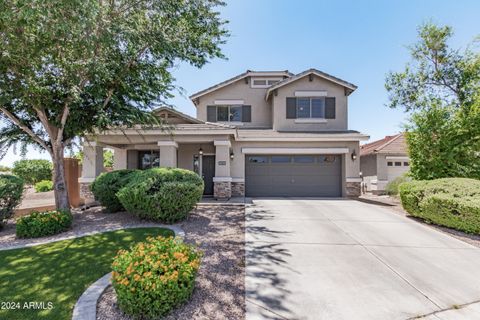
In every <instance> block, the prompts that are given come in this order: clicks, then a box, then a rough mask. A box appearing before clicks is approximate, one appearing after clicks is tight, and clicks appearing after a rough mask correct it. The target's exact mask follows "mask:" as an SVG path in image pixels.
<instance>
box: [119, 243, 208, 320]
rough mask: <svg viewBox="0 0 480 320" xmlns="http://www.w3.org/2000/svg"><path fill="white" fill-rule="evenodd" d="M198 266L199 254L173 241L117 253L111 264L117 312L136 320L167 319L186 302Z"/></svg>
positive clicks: (191, 248)
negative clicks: (118, 308)
mask: <svg viewBox="0 0 480 320" xmlns="http://www.w3.org/2000/svg"><path fill="white" fill-rule="evenodd" d="M199 266H200V252H198V251H197V249H196V248H195V247H193V246H191V245H187V244H185V243H183V242H182V241H181V240H180V239H176V238H173V237H168V238H163V237H157V238H152V237H149V238H147V241H146V242H145V243H143V242H140V243H138V244H136V245H135V246H134V247H132V248H131V249H130V250H128V251H127V250H120V251H119V252H118V255H117V256H116V257H115V259H114V261H113V264H112V269H113V272H112V285H113V287H114V289H115V292H116V293H117V300H118V304H119V306H120V309H122V310H123V311H124V312H125V313H126V314H129V315H131V316H133V317H134V318H139V319H145V318H146V319H157V318H159V317H162V316H165V315H167V314H168V313H169V312H170V311H171V310H172V309H174V308H176V307H178V306H180V305H181V304H182V303H184V302H185V301H187V300H188V299H189V298H190V296H191V294H192V292H193V288H194V285H195V277H196V275H197V271H198V268H199Z"/></svg>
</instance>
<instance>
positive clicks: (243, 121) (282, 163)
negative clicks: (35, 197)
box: [80, 69, 368, 198]
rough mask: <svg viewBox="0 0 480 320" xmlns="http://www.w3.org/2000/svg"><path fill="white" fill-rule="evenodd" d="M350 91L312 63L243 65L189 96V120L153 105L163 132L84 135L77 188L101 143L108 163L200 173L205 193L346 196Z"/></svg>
mask: <svg viewBox="0 0 480 320" xmlns="http://www.w3.org/2000/svg"><path fill="white" fill-rule="evenodd" d="M356 88H357V87H356V86H355V85H353V84H351V83H349V82H346V81H344V80H341V79H339V78H336V77H334V76H331V75H328V74H326V73H324V72H321V71H319V70H316V69H309V70H306V71H304V72H301V73H299V74H296V75H295V74H292V73H290V72H288V71H246V72H244V73H242V74H240V75H238V76H236V77H233V78H231V79H228V80H226V81H224V82H221V83H219V84H216V85H214V86H212V87H210V88H207V89H205V90H202V91H200V92H198V93H195V94H193V95H192V96H191V97H190V98H191V100H192V102H193V104H194V105H195V107H196V109H197V117H196V118H193V117H190V116H188V115H185V114H183V113H180V112H178V111H176V110H174V109H172V108H168V107H163V108H159V109H156V110H154V111H153V112H155V113H156V114H158V116H159V117H161V118H163V119H164V120H165V123H167V124H168V126H167V128H163V127H162V128H149V129H140V128H132V129H127V130H119V129H115V128H112V129H111V130H109V131H106V132H103V133H101V134H99V135H97V136H95V137H87V141H85V143H84V146H83V150H84V155H85V158H84V163H83V173H82V178H81V179H80V182H81V185H82V188H81V189H82V190H83V193H86V192H87V190H88V188H86V186H88V184H89V183H91V182H92V181H93V179H94V178H95V177H96V176H97V175H99V174H100V173H101V171H102V170H103V168H102V161H103V160H102V155H103V152H102V149H103V148H104V147H108V148H113V149H114V168H115V169H124V168H131V169H134V168H138V169H146V168H151V167H157V166H161V167H163V166H165V167H179V168H185V169H189V170H193V171H195V172H197V173H198V174H200V175H201V176H202V177H203V179H204V182H205V191H204V193H205V195H212V196H214V197H216V198H229V197H231V196H251V197H255V196H259V197H275V196H293V197H304V196H308V197H355V196H358V195H359V194H360V182H361V179H360V175H359V173H360V161H359V153H360V152H359V142H360V141H363V140H367V139H368V136H366V135H363V134H360V133H359V132H357V131H353V130H349V129H348V97H349V95H350V94H351V93H352V92H353V91H355V89H356Z"/></svg>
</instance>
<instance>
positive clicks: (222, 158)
mask: <svg viewBox="0 0 480 320" xmlns="http://www.w3.org/2000/svg"><path fill="white" fill-rule="evenodd" d="M213 145H214V146H215V177H214V178H213V196H214V197H215V198H217V199H228V198H230V197H231V196H232V177H231V174H230V146H231V143H230V141H229V140H215V141H214V142H213Z"/></svg>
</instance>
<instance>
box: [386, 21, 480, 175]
mask: <svg viewBox="0 0 480 320" xmlns="http://www.w3.org/2000/svg"><path fill="white" fill-rule="evenodd" d="M452 35H453V33H452V29H451V28H450V27H448V26H443V27H440V26H436V25H434V24H431V23H427V24H424V25H422V26H421V27H420V28H419V31H418V36H419V40H418V42H417V43H416V44H414V45H413V46H411V47H409V50H410V54H411V57H412V62H411V63H409V64H407V66H406V68H405V70H404V71H402V72H391V73H389V74H388V75H387V79H386V89H387V91H388V92H389V97H390V99H389V103H388V106H389V107H391V108H404V110H405V111H407V112H409V113H410V119H409V123H408V124H407V125H406V130H407V133H406V137H407V143H408V148H409V153H410V158H411V174H412V176H413V177H414V178H416V179H436V178H442V177H455V176H458V177H470V178H480V54H479V52H478V50H476V49H475V44H476V43H472V45H471V46H469V47H468V48H467V49H465V50H463V51H461V50H457V49H452V48H451V47H450V46H449V44H448V40H449V39H450V38H451V37H452Z"/></svg>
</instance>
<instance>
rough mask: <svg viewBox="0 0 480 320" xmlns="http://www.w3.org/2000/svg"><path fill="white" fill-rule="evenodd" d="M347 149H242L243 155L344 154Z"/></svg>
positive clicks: (347, 151)
mask: <svg viewBox="0 0 480 320" xmlns="http://www.w3.org/2000/svg"><path fill="white" fill-rule="evenodd" d="M349 152H350V150H349V149H348V148H242V153H243V154H344V153H349Z"/></svg>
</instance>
